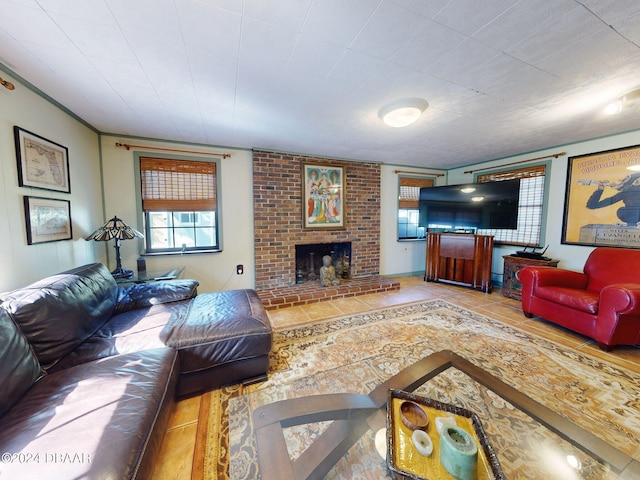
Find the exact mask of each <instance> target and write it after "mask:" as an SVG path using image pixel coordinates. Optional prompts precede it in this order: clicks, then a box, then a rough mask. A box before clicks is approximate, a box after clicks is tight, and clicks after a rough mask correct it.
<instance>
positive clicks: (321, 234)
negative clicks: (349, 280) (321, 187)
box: [253, 150, 380, 290]
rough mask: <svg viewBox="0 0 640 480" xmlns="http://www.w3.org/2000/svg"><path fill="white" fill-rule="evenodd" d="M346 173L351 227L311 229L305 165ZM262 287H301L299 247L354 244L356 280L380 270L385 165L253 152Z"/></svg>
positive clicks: (258, 279)
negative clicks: (305, 195) (298, 284)
mask: <svg viewBox="0 0 640 480" xmlns="http://www.w3.org/2000/svg"><path fill="white" fill-rule="evenodd" d="M303 164H320V165H336V166H341V167H344V169H345V181H346V185H345V189H346V197H345V215H346V222H345V227H346V228H345V229H343V230H305V229H304V228H303V211H302V202H303V199H302V195H303V190H302V165H303ZM253 201H254V234H255V262H256V289H258V290H261V289H267V288H276V287H283V286H289V285H293V284H295V261H296V258H295V256H296V255H295V245H296V244H307V243H331V242H351V276H352V277H353V278H357V277H365V276H369V275H378V274H379V271H380V165H379V164H377V163H366V162H346V161H340V160H335V159H329V158H322V157H311V156H304V155H296V154H290V153H277V152H268V151H261V150H254V151H253Z"/></svg>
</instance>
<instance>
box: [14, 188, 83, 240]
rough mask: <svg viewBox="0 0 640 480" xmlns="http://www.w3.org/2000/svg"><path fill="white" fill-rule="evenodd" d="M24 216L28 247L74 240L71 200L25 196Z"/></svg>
mask: <svg viewBox="0 0 640 480" xmlns="http://www.w3.org/2000/svg"><path fill="white" fill-rule="evenodd" d="M24 216H25V220H26V225H27V244H28V245H33V244H36V243H45V242H57V241H58V240H70V239H71V238H72V231H71V202H69V200H54V199H52V198H40V197H27V196H25V197H24Z"/></svg>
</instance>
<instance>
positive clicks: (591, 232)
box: [562, 145, 640, 248]
mask: <svg viewBox="0 0 640 480" xmlns="http://www.w3.org/2000/svg"><path fill="white" fill-rule="evenodd" d="M565 195H566V197H565V206H564V218H563V225H562V243H567V244H575V245H590V246H612V247H627V248H640V228H639V227H640V145H636V146H633V147H625V148H619V149H615V150H609V151H604V152H598V153H591V154H588V155H580V156H577V157H569V169H568V172H567V188H566V193H565Z"/></svg>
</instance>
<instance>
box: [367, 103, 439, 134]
mask: <svg viewBox="0 0 640 480" xmlns="http://www.w3.org/2000/svg"><path fill="white" fill-rule="evenodd" d="M428 106H429V104H428V103H427V101H426V100H423V99H421V98H403V99H401V100H396V101H395V102H391V103H389V104H387V105H385V106H384V107H382V108H381V109H380V111H379V112H378V116H379V117H380V118H381V119H382V121H383V122H384V123H386V124H387V125H389V126H390V127H395V128H400V127H406V126H408V125H411V124H412V123H414V122H415V121H416V120H418V118H420V115H422V112H424V111H425V110H426V109H427V107H428Z"/></svg>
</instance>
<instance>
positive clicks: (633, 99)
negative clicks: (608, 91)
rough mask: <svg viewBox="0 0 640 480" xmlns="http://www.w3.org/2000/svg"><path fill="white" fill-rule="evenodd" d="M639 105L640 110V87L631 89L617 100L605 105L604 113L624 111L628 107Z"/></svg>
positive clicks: (610, 113)
mask: <svg viewBox="0 0 640 480" xmlns="http://www.w3.org/2000/svg"><path fill="white" fill-rule="evenodd" d="M633 105H637V108H638V111H639V112H640V87H639V88H634V89H633V90H629V91H628V92H627V93H625V94H623V95H620V96H619V97H618V98H617V99H616V100H614V101H613V102H611V103H610V104H608V105H607V106H606V107H604V113H606V114H608V115H615V114H616V113H620V112H622V110H624V109H625V108H627V107H632V106H633Z"/></svg>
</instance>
